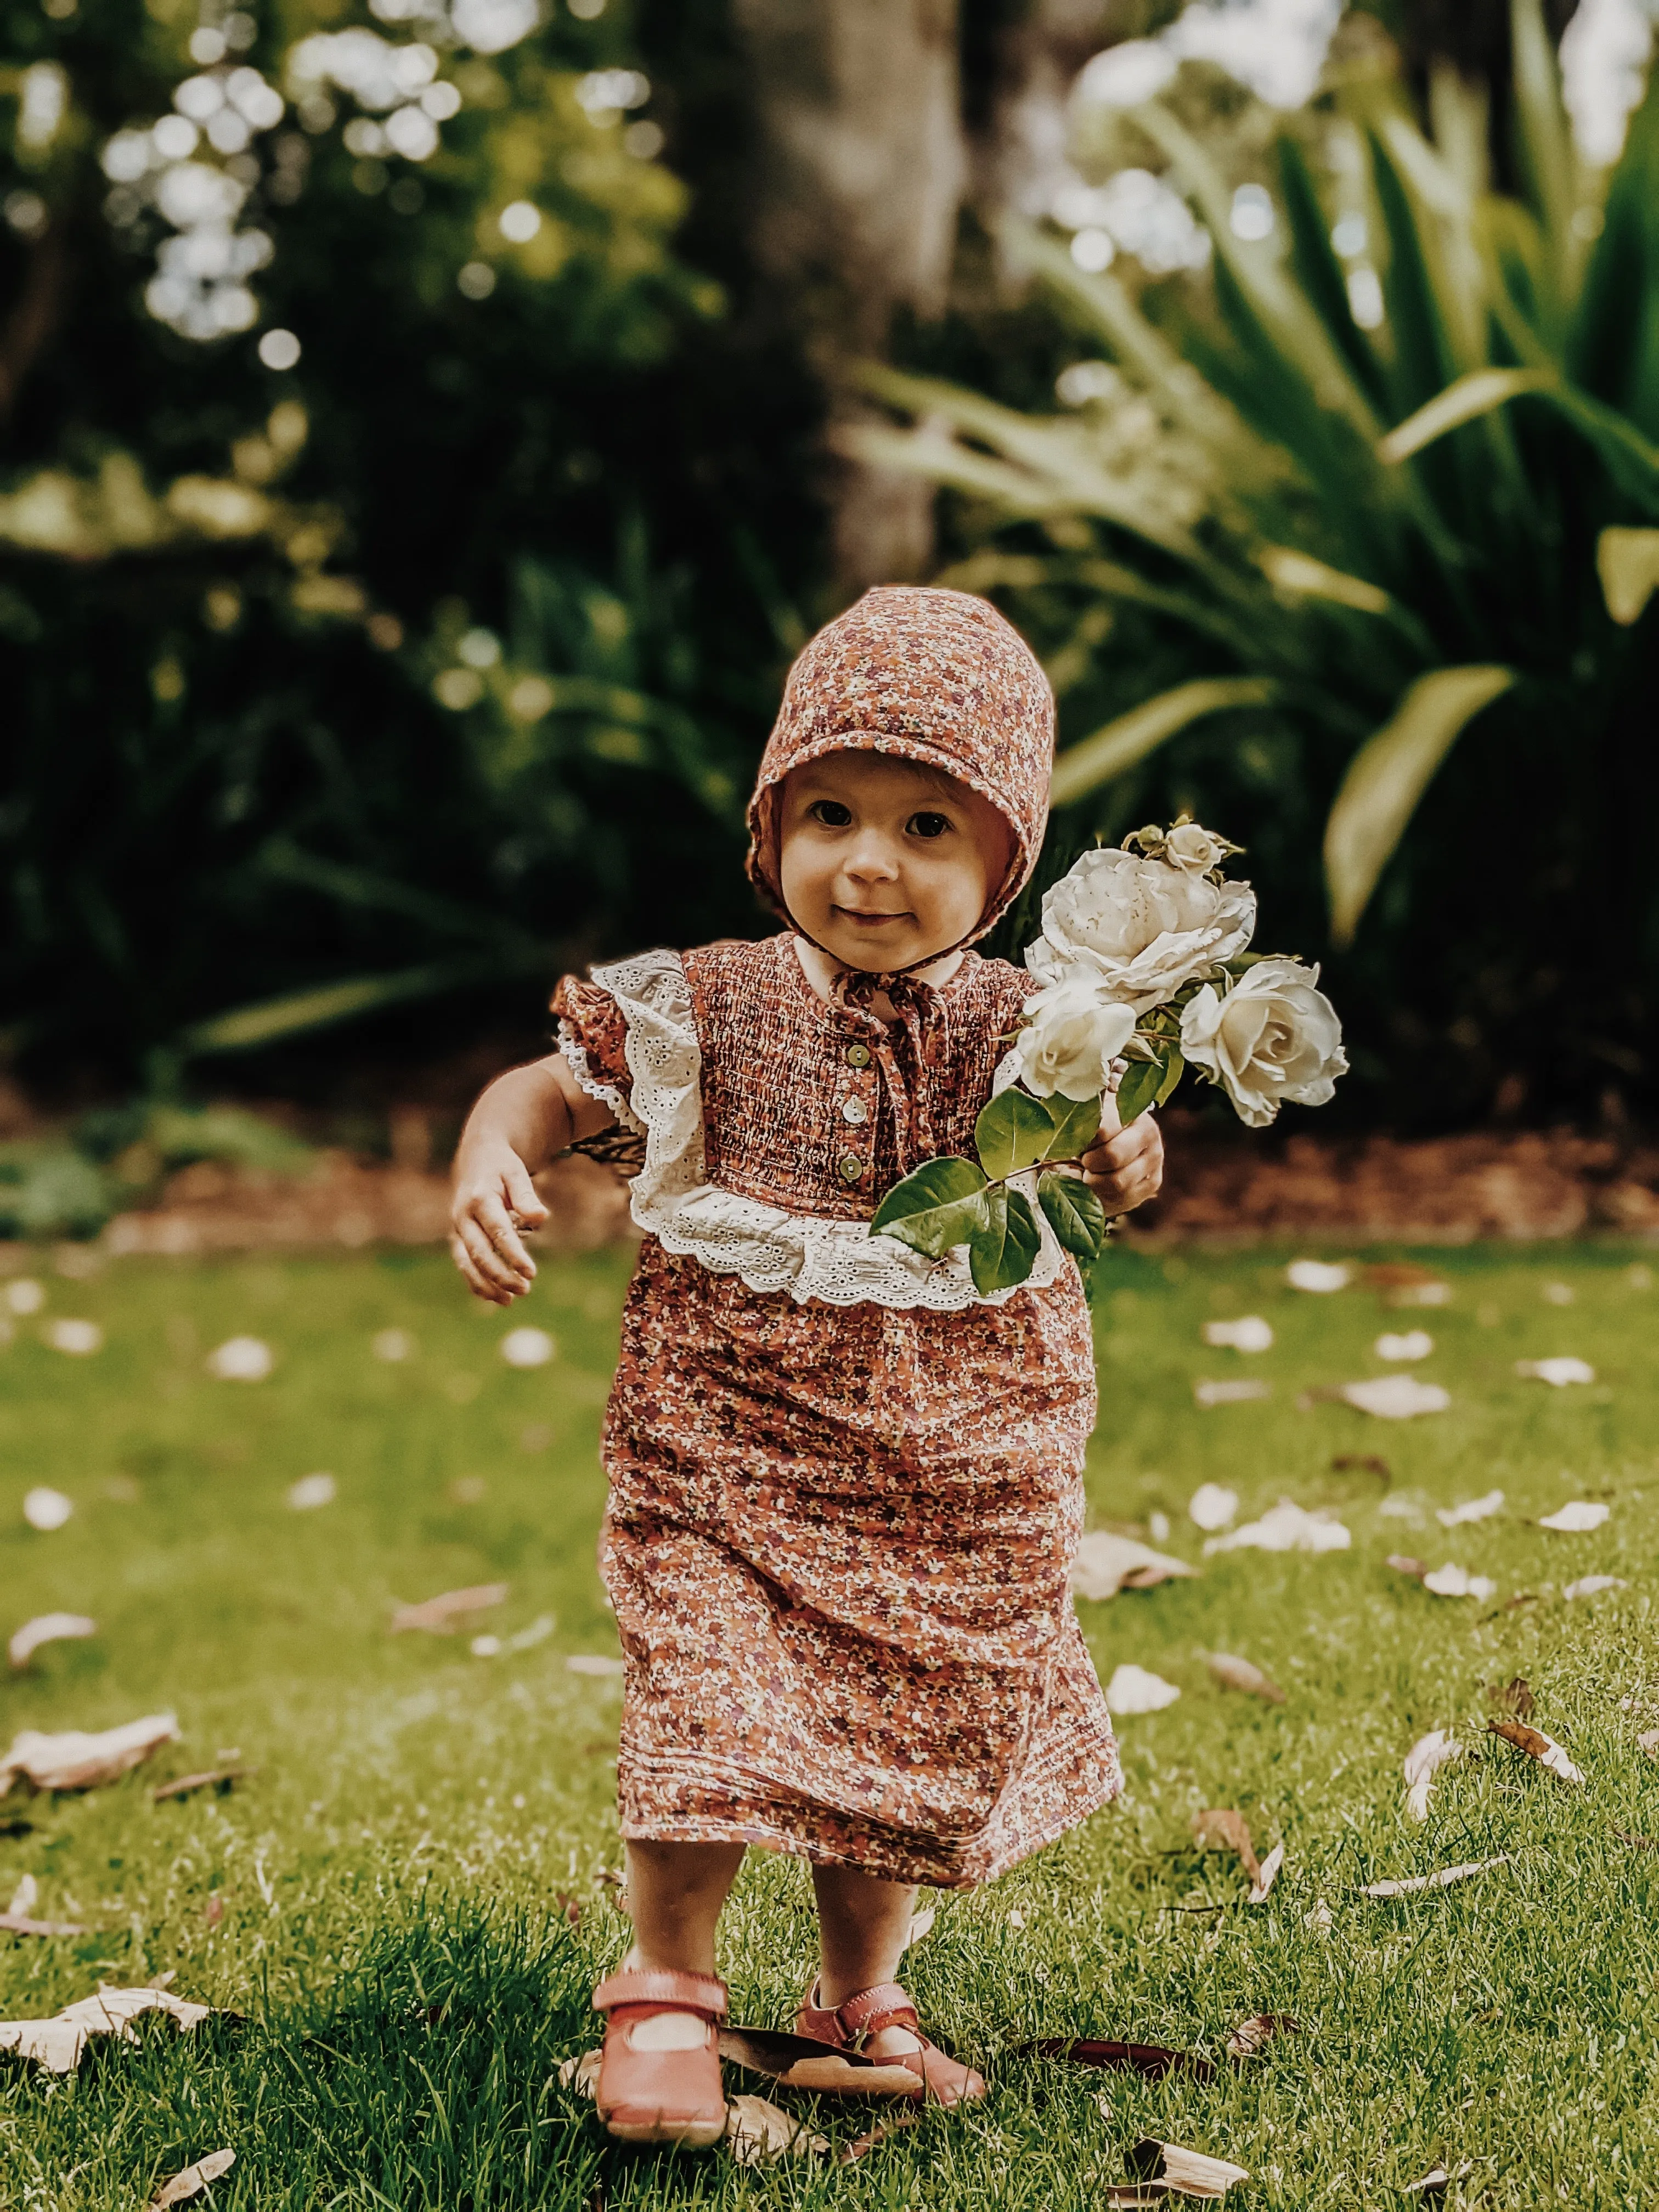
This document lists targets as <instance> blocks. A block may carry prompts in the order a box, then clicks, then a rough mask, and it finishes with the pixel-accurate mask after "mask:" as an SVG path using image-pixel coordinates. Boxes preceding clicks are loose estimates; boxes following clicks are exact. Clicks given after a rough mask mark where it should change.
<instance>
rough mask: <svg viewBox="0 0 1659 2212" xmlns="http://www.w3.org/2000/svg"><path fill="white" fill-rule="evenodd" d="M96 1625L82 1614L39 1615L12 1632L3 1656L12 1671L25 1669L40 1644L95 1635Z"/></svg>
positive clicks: (58, 1642)
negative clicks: (11, 1667) (5, 1657)
mask: <svg viewBox="0 0 1659 2212" xmlns="http://www.w3.org/2000/svg"><path fill="white" fill-rule="evenodd" d="M97 1633H98V1624H97V1622H96V1621H95V1620H91V1619H89V1618H88V1615H87V1614H85V1613H39V1614H37V1615H36V1616H35V1618H34V1619H33V1620H26V1621H25V1622H24V1623H23V1626H21V1628H18V1629H14V1630H13V1632H12V1636H11V1640H10V1642H9V1644H7V1646H6V1656H7V1658H8V1659H9V1661H10V1662H11V1664H12V1666H13V1667H14V1668H17V1667H27V1665H28V1663H29V1661H30V1660H31V1659H32V1658H33V1656H34V1654H35V1653H36V1652H37V1651H38V1650H40V1646H41V1645H42V1644H61V1643H63V1642H64V1640H65V1639H66V1638H70V1637H76V1636H96V1635H97Z"/></svg>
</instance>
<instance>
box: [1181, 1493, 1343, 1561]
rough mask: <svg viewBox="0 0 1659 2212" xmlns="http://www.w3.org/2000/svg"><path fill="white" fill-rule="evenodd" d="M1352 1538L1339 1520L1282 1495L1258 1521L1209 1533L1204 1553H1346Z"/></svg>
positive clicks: (1206, 1555)
mask: <svg viewBox="0 0 1659 2212" xmlns="http://www.w3.org/2000/svg"><path fill="white" fill-rule="evenodd" d="M1352 1541H1353V1538H1352V1536H1351V1535H1350V1534H1349V1533H1348V1531H1347V1530H1346V1528H1344V1527H1343V1526H1342V1523H1341V1522H1340V1521H1334V1520H1332V1519H1331V1517H1330V1516H1329V1515H1328V1513H1326V1512H1324V1511H1323V1510H1321V1511H1318V1512H1315V1513H1305V1512H1304V1510H1303V1509H1302V1508H1301V1506H1299V1505H1295V1504H1292V1503H1291V1500H1290V1499H1289V1498H1280V1499H1279V1503H1278V1504H1277V1505H1275V1506H1274V1507H1273V1510H1271V1511H1270V1512H1267V1513H1264V1514H1263V1515H1262V1516H1261V1519H1260V1520H1259V1521H1247V1522H1245V1524H1244V1526H1243V1528H1235V1529H1233V1530H1231V1532H1230V1533H1229V1534H1227V1535H1225V1536H1212V1537H1210V1538H1208V1539H1207V1540H1206V1543H1205V1546H1204V1556H1205V1558H1206V1559H1208V1558H1209V1556H1210V1554H1211V1553H1212V1552H1243V1551H1255V1552H1346V1550H1347V1548H1348V1547H1349V1546H1350V1545H1351V1544H1352Z"/></svg>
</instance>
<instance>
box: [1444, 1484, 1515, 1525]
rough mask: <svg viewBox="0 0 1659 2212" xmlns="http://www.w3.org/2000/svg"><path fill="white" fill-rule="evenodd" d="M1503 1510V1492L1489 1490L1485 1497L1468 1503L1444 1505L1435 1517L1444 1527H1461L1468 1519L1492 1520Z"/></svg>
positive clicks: (1471, 1499) (1472, 1499) (1473, 1499)
mask: <svg viewBox="0 0 1659 2212" xmlns="http://www.w3.org/2000/svg"><path fill="white" fill-rule="evenodd" d="M1503 1510H1504V1493H1503V1492H1502V1491H1501V1490H1489V1491H1488V1492H1486V1496H1485V1497H1484V1498H1470V1499H1469V1501H1468V1504H1466V1505H1443V1506H1441V1507H1440V1508H1439V1509H1438V1510H1437V1512H1436V1514H1435V1516H1434V1517H1435V1519H1436V1520H1437V1522H1439V1523H1440V1525H1441V1527H1442V1528H1462V1526H1463V1525H1464V1523H1465V1522H1468V1521H1490V1520H1491V1518H1492V1515H1493V1514H1494V1513H1501V1512H1502V1511H1503Z"/></svg>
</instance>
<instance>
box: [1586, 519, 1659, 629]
mask: <svg viewBox="0 0 1659 2212" xmlns="http://www.w3.org/2000/svg"><path fill="white" fill-rule="evenodd" d="M1595 573H1596V574H1597V575H1598V576H1599V577H1600V578H1601V594H1602V597H1603V598H1604V599H1606V600H1607V612H1608V613H1609V614H1610V615H1611V616H1612V617H1613V620H1614V622H1616V623H1622V624H1625V625H1626V627H1627V626H1628V625H1629V624H1630V623H1638V622H1640V621H1641V619H1642V617H1643V616H1644V614H1645V613H1646V611H1647V605H1648V601H1649V600H1650V599H1651V598H1652V597H1653V595H1654V593H1655V592H1659V530H1620V529H1611V530H1604V531H1603V532H1601V536H1600V538H1597V540H1596V541H1595Z"/></svg>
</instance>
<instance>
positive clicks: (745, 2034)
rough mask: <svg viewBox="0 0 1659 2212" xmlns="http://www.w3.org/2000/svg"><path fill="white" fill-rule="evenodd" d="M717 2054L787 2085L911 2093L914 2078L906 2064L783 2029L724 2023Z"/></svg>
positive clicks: (872, 2094)
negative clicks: (873, 2056)
mask: <svg viewBox="0 0 1659 2212" xmlns="http://www.w3.org/2000/svg"><path fill="white" fill-rule="evenodd" d="M720 2057H722V2058H729V2059H730V2060H731V2061H732V2063H733V2064H734V2065H737V2066H746V2067H747V2068H748V2069H749V2070H750V2073H751V2074H769V2075H771V2077H772V2079H773V2080H774V2081H780V2082H781V2083H782V2084H783V2086H784V2087H786V2088H789V2089H811V2090H816V2091H829V2092H840V2093H847V2094H851V2095H854V2096H861V2097H915V2096H916V2095H917V2094H918V2093H919V2084H918V2082H917V2078H916V2076H915V2074H913V2073H912V2072H911V2070H910V2069H909V2068H908V2066H899V2065H896V2064H890V2065H884V2064H883V2063H882V2062H881V2061H880V2060H879V2059H878V2058H867V2057H865V2056H864V2054H863V2053H862V2052H861V2051H848V2050H844V2049H843V2048H842V2046H841V2045H838V2044H833V2043H820V2042H818V2041H817V2039H816V2038H815V2037H812V2036H810V2035H790V2034H787V2033H785V2032H784V2031H783V2030H782V2029H779V2028H767V2027H733V2026H732V2025H731V2024H729V2023H728V2024H727V2026H726V2027H723V2028H721V2030H720Z"/></svg>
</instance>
